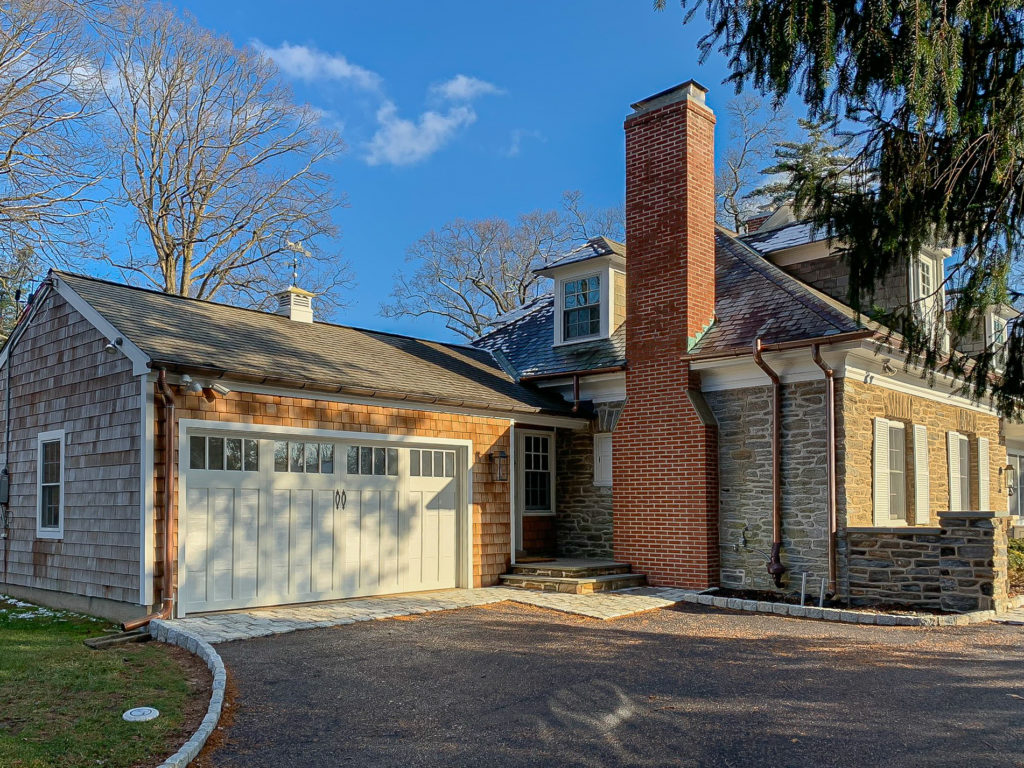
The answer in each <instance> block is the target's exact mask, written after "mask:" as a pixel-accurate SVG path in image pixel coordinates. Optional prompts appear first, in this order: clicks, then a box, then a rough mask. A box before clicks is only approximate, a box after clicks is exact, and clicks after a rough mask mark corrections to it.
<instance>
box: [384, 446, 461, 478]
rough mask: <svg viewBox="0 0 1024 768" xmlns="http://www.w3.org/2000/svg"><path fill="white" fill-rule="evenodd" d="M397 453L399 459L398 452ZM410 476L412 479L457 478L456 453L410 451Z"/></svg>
mask: <svg viewBox="0 0 1024 768" xmlns="http://www.w3.org/2000/svg"><path fill="white" fill-rule="evenodd" d="M388 450H394V449H388ZM395 453H396V458H397V451H396V452H395ZM390 467H391V465H390V463H389V465H388V468H389V469H390ZM409 474H410V475H411V476H412V477H455V451H424V450H420V449H415V450H412V451H409Z"/></svg>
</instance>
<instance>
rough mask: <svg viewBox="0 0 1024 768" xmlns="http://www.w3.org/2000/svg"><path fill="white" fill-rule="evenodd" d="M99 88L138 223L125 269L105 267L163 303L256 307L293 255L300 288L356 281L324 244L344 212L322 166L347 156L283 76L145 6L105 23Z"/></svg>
mask: <svg viewBox="0 0 1024 768" xmlns="http://www.w3.org/2000/svg"><path fill="white" fill-rule="evenodd" d="M109 27H110V30H111V31H110V33H109V34H108V35H106V37H107V47H108V61H107V64H106V68H107V71H106V73H105V75H104V76H103V77H102V78H101V82H102V87H103V92H104V94H105V96H106V100H107V103H108V106H109V110H110V114H111V116H112V127H111V130H110V135H109V142H108V144H109V147H110V149H111V150H112V152H113V155H114V156H115V157H116V158H117V161H118V164H119V168H118V177H119V183H120V184H119V186H120V193H119V194H120V197H121V198H122V202H123V203H124V204H126V205H127V206H128V207H129V209H131V210H132V211H133V213H134V215H135V222H134V226H133V227H132V229H131V231H130V233H129V242H128V243H127V255H126V257H121V256H111V255H107V256H106V259H107V260H108V261H109V262H110V263H111V264H112V265H113V266H115V267H116V268H118V269H120V270H121V271H122V272H123V273H124V274H125V275H126V276H132V275H133V276H135V277H136V278H141V279H142V280H144V281H145V282H148V283H149V284H151V285H153V286H155V287H157V288H159V289H160V290H163V291H165V292H167V293H176V294H180V295H183V296H193V297H198V298H213V297H215V296H218V297H222V298H227V299H228V300H235V301H244V302H247V303H256V304H258V303H260V302H262V301H265V300H266V297H267V296H268V295H270V294H271V293H273V292H274V291H275V290H277V289H278V288H280V287H281V286H282V285H283V284H285V283H286V282H287V279H288V277H289V276H290V273H291V269H290V267H289V264H290V262H291V260H292V258H293V257H294V248H291V247H289V243H303V244H304V245H305V247H306V249H308V251H309V253H311V254H312V255H311V256H310V259H309V260H308V261H309V262H311V263H307V264H306V265H304V266H305V269H306V270H307V282H306V284H305V285H304V287H307V288H309V289H310V290H316V291H318V292H327V293H328V296H327V299H328V302H331V301H332V300H333V303H335V304H338V303H339V299H338V296H337V294H336V293H335V294H334V295H331V294H330V293H329V292H330V291H331V290H332V289H337V288H339V287H342V286H344V285H346V284H348V283H349V282H350V275H349V270H348V267H347V265H346V264H345V263H344V262H343V261H342V260H341V259H340V258H339V257H338V255H337V254H336V253H332V252H329V251H328V250H325V246H322V245H321V243H323V242H324V241H329V240H330V239H331V238H332V237H334V236H335V235H336V227H335V225H334V223H333V221H332V214H333V212H334V211H335V209H336V208H337V207H339V206H340V205H341V204H342V203H343V201H342V199H341V198H340V197H339V196H338V195H336V194H335V193H334V191H333V189H332V185H331V179H330V176H329V175H328V173H327V172H326V171H325V169H324V167H325V165H326V164H327V163H328V162H329V161H330V160H331V159H332V158H334V157H336V156H337V155H338V154H339V153H340V152H341V151H342V150H343V146H344V145H343V143H342V141H341V138H340V137H339V136H338V135H337V133H336V132H334V131H332V130H328V129H325V128H324V127H323V126H322V125H321V122H320V115H319V113H318V112H317V111H316V110H314V109H313V108H311V107H309V106H305V105H299V104H297V103H296V102H295V100H294V98H293V94H292V93H291V91H290V90H289V89H288V88H287V87H286V86H285V85H283V84H282V83H281V81H280V79H279V77H278V72H277V69H276V67H275V66H274V65H273V63H272V62H271V61H269V60H268V59H266V58H264V57H262V56H261V55H260V54H259V53H258V52H256V51H254V50H252V49H249V48H245V49H239V48H237V47H236V46H234V45H233V44H232V43H231V42H230V41H229V40H227V39H226V38H223V37H217V36H215V35H213V34H212V33H210V32H209V31H207V30H205V29H203V28H201V27H200V26H198V24H197V23H196V21H195V20H194V19H192V18H191V17H182V16H179V15H177V14H176V13H175V12H174V11H172V10H171V9H168V8H165V7H163V6H159V5H149V4H146V3H143V2H133V3H128V4H126V5H124V6H123V7H121V8H119V9H118V11H117V13H116V15H114V16H112V18H111V19H110V21H109Z"/></svg>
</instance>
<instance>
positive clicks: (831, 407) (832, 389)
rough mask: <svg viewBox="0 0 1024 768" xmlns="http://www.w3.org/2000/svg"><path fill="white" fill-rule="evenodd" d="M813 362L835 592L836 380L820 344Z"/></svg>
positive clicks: (830, 585) (833, 590)
mask: <svg viewBox="0 0 1024 768" xmlns="http://www.w3.org/2000/svg"><path fill="white" fill-rule="evenodd" d="M811 350H812V352H813V354H814V362H815V364H817V366H818V367H819V368H821V370H822V371H824V372H825V414H826V415H825V420H826V424H825V426H826V429H827V432H828V435H827V438H826V439H827V440H828V591H829V592H830V593H831V594H832V595H833V596H834V595H835V594H836V580H837V568H836V534H837V531H838V525H837V524H836V380H835V371H833V370H832V368H831V367H830V366H829V365H828V364H826V363H825V361H824V360H822V359H821V345H819V344H815V345H814V346H813V347H811Z"/></svg>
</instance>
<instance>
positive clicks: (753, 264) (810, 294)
mask: <svg viewBox="0 0 1024 768" xmlns="http://www.w3.org/2000/svg"><path fill="white" fill-rule="evenodd" d="M716 229H718V230H719V231H718V234H719V235H721V236H722V237H725V238H726V239H727V240H728V241H730V242H732V243H736V244H737V245H739V246H740V247H741V248H742V251H741V252H740V253H738V254H737V256H739V257H740V258H743V260H744V262H746V263H747V265H748V266H749V267H750V268H751V269H753V270H755V271H756V272H757V273H758V274H760V275H762V276H763V277H764V278H765V279H766V280H769V281H770V282H772V283H773V284H774V285H776V286H777V287H778V288H780V289H781V290H783V291H785V292H786V293H788V294H789V295H790V296H792V297H793V298H794V299H796V300H797V301H799V302H800V303H801V304H802V305H803V306H804V307H805V308H806V309H808V310H810V311H811V312H814V314H815V315H817V316H818V317H819V318H820V319H822V320H824V321H825V322H827V323H828V324H829V325H831V326H832V327H834V328H836V329H837V330H842V327H841V326H840V324H839V323H837V322H836V321H835V319H834V317H830V316H828V315H829V314H830V313H831V312H834V311H838V310H837V309H836V308H835V307H832V306H831V305H830V304H829V303H828V302H826V301H823V299H822V296H819V295H818V294H819V293H820V292H819V291H817V290H816V289H814V288H813V287H812V286H810V285H807V284H806V283H804V282H803V281H801V280H798V279H797V278H795V277H793V275H790V274H789V273H788V272H786V271H785V270H783V269H782V268H781V267H778V266H776V265H775V264H772V263H771V262H770V261H768V259H766V258H765V257H764V256H763V255H761V254H760V253H758V252H757V250H756V249H754V248H752V247H751V246H749V245H747V244H746V243H744V242H743V241H742V240H740V239H739V238H736V237H733V236H731V235H729V234H728V233H726V232H725V231H723V230H722V228H721V227H717V226H716ZM751 256H752V257H753V259H751V258H749V257H751ZM755 260H756V261H755ZM822 295H823V294H822ZM836 303H837V304H840V306H843V307H844V308H845V309H848V310H849V312H850V313H851V317H850V318H849V319H851V320H853V321H854V322H857V323H859V322H860V320H859V313H857V312H856V311H855V310H854V309H853V308H852V307H846V306H845V305H843V304H841V302H836ZM823 309H824V310H828V314H826V313H825V312H823Z"/></svg>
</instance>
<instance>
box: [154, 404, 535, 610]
mask: <svg viewBox="0 0 1024 768" xmlns="http://www.w3.org/2000/svg"><path fill="white" fill-rule="evenodd" d="M193 431H196V432H217V433H224V434H231V433H234V434H237V435H242V436H246V437H264V438H268V439H273V438H279V437H281V436H289V435H295V436H297V437H309V438H324V439H326V440H350V441H360V442H381V443H392V444H396V445H407V446H408V445H413V446H415V445H430V446H447V447H449V448H455V449H456V467H455V474H456V478H457V479H458V480H459V484H458V489H457V491H458V500H457V507H456V515H457V518H456V519H457V523H456V524H457V530H458V532H457V534H456V541H457V546H458V553H457V554H458V565H457V566H456V569H457V570H456V576H457V580H456V585H457V587H459V588H461V589H469V588H472V587H473V514H472V508H473V471H472V469H473V468H472V465H471V464H470V461H471V457H472V456H473V441H472V440H464V439H460V438H453V437H422V436H419V435H390V434H387V433H382V432H358V431H351V430H335V429H310V428H305V427H287V426H277V425H271V424H240V423H236V422H231V421H212V420H207V419H178V461H177V462H176V467H177V472H178V492H177V494H176V499H175V501H176V504H177V510H178V515H177V518H178V531H177V536H178V553H177V562H178V568H177V571H178V578H177V584H176V585H175V590H176V594H178V595H180V594H182V593H183V592H184V590H185V587H186V586H187V579H188V569H187V568H186V567H185V542H186V540H187V530H186V529H187V525H188V521H187V519H186V518H187V515H184V514H182V513H183V512H184V510H185V508H186V499H187V498H188V495H187V494H188V473H189V470H188V468H187V461H186V460H187V457H188V455H189V454H188V438H189V434H190V432H193ZM552 434H553V433H552ZM183 461H186V463H185V464H183V463H182V462H183ZM174 615H175V617H176V618H182V617H183V616H185V615H186V614H185V613H184V612H182V610H181V600H180V598H179V599H177V600H175V601H174Z"/></svg>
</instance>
